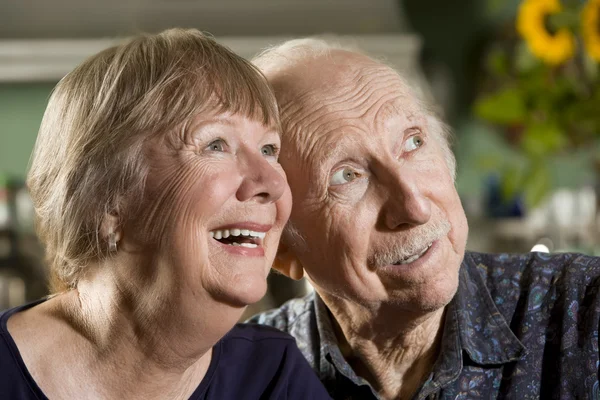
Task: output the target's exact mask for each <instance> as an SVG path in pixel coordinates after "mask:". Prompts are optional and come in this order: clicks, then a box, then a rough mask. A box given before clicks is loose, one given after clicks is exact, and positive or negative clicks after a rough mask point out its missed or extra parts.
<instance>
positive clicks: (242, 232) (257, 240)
mask: <svg viewBox="0 0 600 400" xmlns="http://www.w3.org/2000/svg"><path fill="white" fill-rule="evenodd" d="M266 234H267V233H266V232H258V231H252V230H249V229H238V228H231V229H216V230H214V231H210V237H211V238H213V239H215V240H216V241H218V242H221V243H223V244H226V245H229V246H241V247H247V248H250V249H254V248H257V247H258V246H260V245H261V244H262V239H264V237H265V236H266Z"/></svg>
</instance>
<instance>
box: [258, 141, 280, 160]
mask: <svg viewBox="0 0 600 400" xmlns="http://www.w3.org/2000/svg"><path fill="white" fill-rule="evenodd" d="M260 151H261V153H262V155H263V156H265V157H275V156H277V154H279V148H278V147H277V146H276V145H274V144H268V145H266V146H263V147H262V149H260Z"/></svg>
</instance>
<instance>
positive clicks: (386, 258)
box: [368, 217, 451, 268]
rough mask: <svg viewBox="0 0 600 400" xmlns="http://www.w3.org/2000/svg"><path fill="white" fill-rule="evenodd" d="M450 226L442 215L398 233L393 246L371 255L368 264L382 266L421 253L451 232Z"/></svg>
mask: <svg viewBox="0 0 600 400" xmlns="http://www.w3.org/2000/svg"><path fill="white" fill-rule="evenodd" d="M450 228H451V225H450V222H449V221H448V220H447V219H446V218H444V217H440V218H436V219H435V220H432V221H430V222H428V223H427V224H425V225H419V226H417V227H414V228H412V229H410V230H409V231H406V232H404V233H398V234H397V239H396V240H395V241H394V244H393V245H392V246H388V247H387V248H386V249H383V248H382V249H378V250H377V251H376V252H375V253H374V254H371V255H370V256H369V260H368V262H369V264H368V265H369V266H370V267H372V268H377V267H382V266H384V265H390V264H394V263H397V262H398V261H401V260H405V259H407V258H409V257H411V256H413V255H415V254H419V253H420V252H421V251H423V250H424V249H425V248H426V247H427V246H429V245H430V244H431V243H432V242H435V241H436V240H438V239H440V238H442V237H444V236H446V235H447V234H448V232H450Z"/></svg>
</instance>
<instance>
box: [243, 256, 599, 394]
mask: <svg viewBox="0 0 600 400" xmlns="http://www.w3.org/2000/svg"><path fill="white" fill-rule="evenodd" d="M599 287H600V258H595V257H588V256H583V255H578V254H554V255H549V254H543V253H529V254H523V255H508V254H499V255H490V254H481V253H472V252H467V254H466V255H465V258H464V260H463V263H462V265H461V268H460V272H459V286H458V290H457V293H456V295H455V296H454V298H453V299H452V301H451V302H450V303H449V304H448V306H447V308H446V316H445V322H444V331H443V335H442V344H441V353H440V356H439V358H438V360H437V362H436V363H435V365H434V368H433V371H432V373H431V375H430V376H429V378H428V379H427V380H426V381H425V382H424V383H423V384H422V386H421V388H420V389H419V390H418V391H417V393H416V394H415V396H414V398H415V399H493V398H507V399H508V398H510V399H538V398H542V399H554V398H556V399H558V398H560V399H600V396H599V393H600V391H599V387H598V375H599V369H598V366H599V358H598V326H599V321H600V295H599ZM331 318H332V317H331V314H330V313H329V311H328V309H327V307H326V306H325V304H324V303H323V301H322V300H321V299H320V298H319V296H318V295H315V294H314V293H313V294H310V295H308V296H307V297H305V298H303V299H295V300H291V301H289V302H287V303H286V304H284V305H283V306H282V307H280V308H279V309H276V310H271V311H268V312H265V313H263V314H259V315H257V316H255V317H253V318H252V319H251V320H250V322H255V323H260V324H266V325H271V326H274V327H276V328H279V329H280V330H282V331H284V332H287V333H289V334H291V335H292V336H294V337H295V338H296V342H297V344H298V346H299V347H300V350H301V351H302V353H303V354H304V356H305V357H306V359H307V360H308V362H309V363H310V364H311V365H312V367H313V368H314V370H315V371H316V372H317V374H318V375H319V377H320V378H321V381H322V382H323V383H324V384H325V386H326V387H327V389H328V391H329V393H330V394H331V395H332V396H333V397H334V398H335V399H378V398H379V397H378V396H377V393H376V392H375V391H374V390H373V389H372V387H371V386H370V385H369V383H368V382H367V381H366V380H364V379H363V378H361V377H360V376H357V375H356V373H355V372H354V371H353V370H352V368H351V367H350V365H349V364H348V363H347V362H346V360H345V359H344V357H343V356H342V353H341V351H340V349H339V347H338V344H337V339H336V337H335V334H334V330H333V327H332V322H331Z"/></svg>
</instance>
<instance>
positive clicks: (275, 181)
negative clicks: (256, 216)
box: [236, 154, 287, 203]
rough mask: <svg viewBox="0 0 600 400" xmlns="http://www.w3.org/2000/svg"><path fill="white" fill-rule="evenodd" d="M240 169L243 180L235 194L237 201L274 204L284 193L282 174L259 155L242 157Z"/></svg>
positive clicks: (284, 184)
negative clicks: (253, 200)
mask: <svg viewBox="0 0 600 400" xmlns="http://www.w3.org/2000/svg"><path fill="white" fill-rule="evenodd" d="M240 168H242V175H243V180H242V184H241V185H240V187H239V188H238V190H237V193H236V196H237V199H238V200H239V201H248V200H252V199H255V200H256V201H258V202H260V203H269V202H275V201H277V200H279V198H280V197H281V196H282V195H283V193H284V192H285V188H286V185H287V181H286V179H285V177H284V176H283V175H282V172H279V171H277V170H276V169H275V168H274V167H273V165H272V163H271V162H269V161H268V160H267V159H265V157H263V156H262V155H261V154H251V155H247V156H245V157H243V162H242V165H241V167H240Z"/></svg>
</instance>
